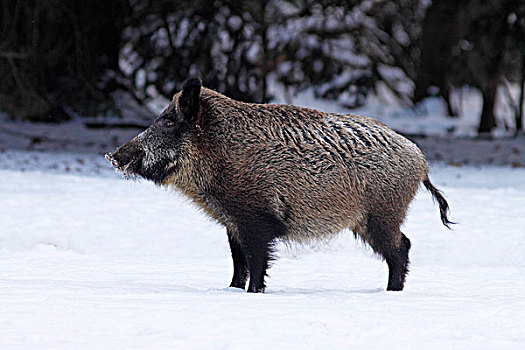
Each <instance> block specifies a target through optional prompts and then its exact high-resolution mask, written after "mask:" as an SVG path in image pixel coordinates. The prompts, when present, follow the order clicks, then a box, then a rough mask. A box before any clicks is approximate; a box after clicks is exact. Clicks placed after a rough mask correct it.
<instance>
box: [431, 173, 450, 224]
mask: <svg viewBox="0 0 525 350" xmlns="http://www.w3.org/2000/svg"><path fill="white" fill-rule="evenodd" d="M423 185H425V188H426V189H427V190H428V191H429V192H430V193H431V194H432V199H435V200H436V201H437V202H438V204H439V214H440V216H441V222H442V223H443V225H445V226H446V227H447V228H448V229H449V230H450V229H451V228H450V225H454V224H455V222H452V221H450V220H449V219H448V212H449V207H448V203H447V201H446V200H445V197H444V196H443V192H441V191H440V190H438V189H437V188H435V187H434V185H432V183H431V182H430V180H429V179H428V177H427V178H426V179H425V180H423Z"/></svg>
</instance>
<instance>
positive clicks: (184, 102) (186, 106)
mask: <svg viewBox="0 0 525 350" xmlns="http://www.w3.org/2000/svg"><path fill="white" fill-rule="evenodd" d="M201 87H202V83H201V80H200V79H199V78H191V79H188V80H186V81H185V82H184V85H183V86H182V93H181V94H180V97H179V109H180V111H181V113H182V115H183V117H184V119H185V120H186V121H187V122H190V123H192V122H193V121H195V119H196V117H197V114H199V110H200V95H201Z"/></svg>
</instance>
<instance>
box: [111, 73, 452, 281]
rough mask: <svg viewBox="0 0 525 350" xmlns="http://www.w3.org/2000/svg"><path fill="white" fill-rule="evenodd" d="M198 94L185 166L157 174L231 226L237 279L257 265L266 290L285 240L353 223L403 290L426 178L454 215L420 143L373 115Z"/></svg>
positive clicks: (179, 160) (176, 102)
mask: <svg viewBox="0 0 525 350" xmlns="http://www.w3.org/2000/svg"><path fill="white" fill-rule="evenodd" d="M192 84H194V85H196V84H197V83H196V82H193V83H192ZM199 84H200V83H199ZM188 86H189V87H188V88H187V89H188V91H189V89H190V88H191V87H192V86H193V85H191V84H189V85H188ZM198 87H199V88H200V85H199V86H198ZM184 91H186V90H184ZM183 94H184V92H183ZM187 95H190V94H189V93H186V95H184V97H181V93H178V94H177V95H175V96H174V98H173V102H172V107H170V108H171V110H172V113H179V114H181V113H182V114H183V115H191V114H192V113H189V112H184V111H183V110H191V107H192V106H191V102H186V101H189V99H188V97H186V96H187ZM197 97H199V98H198V99H197V101H198V102H196V103H197V104H198V105H197V106H193V108H194V110H195V112H193V114H194V115H193V116H192V117H190V119H191V123H190V126H189V127H188V128H189V129H188V131H187V132H186V133H183V136H181V140H182V141H181V142H180V149H179V150H177V154H178V156H177V157H176V159H173V160H172V164H171V165H167V166H166V168H167V169H168V168H169V169H172V168H176V169H177V170H176V171H171V172H170V173H169V175H168V176H166V177H164V178H162V180H161V181H158V182H159V183H161V184H162V185H164V186H169V187H172V188H174V189H177V190H180V191H182V193H184V194H185V195H186V196H187V197H189V198H191V199H192V200H193V201H194V202H195V203H196V204H197V205H198V206H199V207H201V208H202V209H203V210H204V211H205V212H206V213H208V214H209V215H210V216H211V217H213V218H214V219H215V220H217V221H218V222H220V223H221V224H223V225H224V226H225V227H226V228H227V232H228V237H229V241H230V247H231V248H232V256H233V259H234V270H235V271H234V278H233V280H232V286H235V287H244V283H245V282H246V279H247V276H248V271H249V275H250V277H251V279H250V288H249V291H263V290H264V274H265V273H266V268H267V266H268V259H270V258H271V251H272V246H273V244H274V242H275V239H277V238H279V239H281V240H285V241H286V240H289V241H297V242H305V241H308V240H312V239H320V238H324V237H328V236H331V235H334V234H337V233H338V232H340V231H341V230H343V229H345V228H349V229H351V230H353V232H354V233H355V234H356V235H359V236H360V237H361V238H362V239H363V240H364V241H366V242H368V243H369V244H370V245H371V246H372V248H373V249H374V251H376V252H377V253H379V254H380V255H381V256H383V258H384V259H385V260H386V261H387V264H388V265H389V268H390V275H389V284H388V289H389V290H401V289H402V288H403V284H404V279H405V275H406V272H407V266H408V250H409V249H410V241H409V240H408V238H406V237H405V236H404V235H403V234H402V233H401V231H400V229H399V228H400V225H401V224H402V223H403V221H404V219H405V215H406V212H407V208H408V205H409V203H410V202H411V201H412V200H413V198H414V195H415V193H416V192H417V190H418V188H419V186H420V183H421V182H424V183H425V186H426V187H427V188H428V189H429V190H430V191H431V192H432V194H433V195H434V196H435V197H436V198H437V199H438V201H439V204H440V208H441V211H442V218H443V220H444V221H443V222H444V223H445V224H446V223H448V219H447V218H446V210H447V206H446V201H445V200H444V198H443V197H442V196H441V195H440V192H439V191H438V190H437V189H435V188H434V187H433V186H432V185H431V184H430V182H429V180H428V165H427V162H426V160H425V157H424V156H423V154H422V153H421V151H420V150H419V149H418V148H417V146H416V145H415V144H413V143H412V142H411V141H409V140H407V139H406V138H404V137H402V136H401V135H399V134H397V133H395V132H394V131H392V130H391V129H389V128H388V127H387V126H385V125H384V124H382V123H380V122H378V121H376V120H374V119H370V118H366V117H361V116H356V115H342V114H328V113H323V112H320V111H317V110H313V109H308V108H301V107H295V106H288V105H262V104H248V103H242V102H239V101H235V100H232V99H230V98H228V97H226V96H223V95H221V94H219V93H217V92H215V91H212V90H209V89H206V88H202V89H200V91H199V95H197ZM181 98H184V100H183V101H182V100H181ZM187 103H190V106H189V107H187V106H186V104H187ZM181 106H182V107H184V108H182V107H181ZM169 110H170V109H168V112H169ZM181 111H183V112H181ZM168 112H165V113H168ZM166 115H167V114H166ZM161 118H163V117H162V116H161ZM179 119H180V117H179ZM183 119H184V118H183ZM133 142H135V143H138V142H139V141H137V140H135V139H134V140H132V141H131V142H130V143H133ZM142 142H144V141H142ZM125 146H126V145H124V146H122V147H125ZM122 147H121V148H122ZM127 147H129V146H127ZM141 147H143V146H141ZM119 150H120V148H119ZM119 150H117V153H118V152H119ZM117 153H116V154H115V156H116V155H117ZM146 153H147V151H146ZM110 157H113V156H110ZM115 162H116V161H115ZM117 163H118V162H117ZM120 166H121V164H117V167H120ZM139 175H140V173H139ZM145 177H147V176H145ZM252 282H253V283H252Z"/></svg>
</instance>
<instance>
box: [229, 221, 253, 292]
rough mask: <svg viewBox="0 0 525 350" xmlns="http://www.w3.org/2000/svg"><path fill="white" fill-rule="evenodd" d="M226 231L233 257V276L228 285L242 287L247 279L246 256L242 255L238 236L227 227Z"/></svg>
mask: <svg viewBox="0 0 525 350" xmlns="http://www.w3.org/2000/svg"><path fill="white" fill-rule="evenodd" d="M227 232H228V242H230V250H231V252H232V259H233V278H232V282H231V283H230V287H234V288H242V289H244V288H245V287H246V280H247V279H248V265H247V264H246V258H245V257H244V252H243V251H242V247H241V243H240V242H239V240H238V238H237V237H236V236H235V235H234V234H233V233H232V231H231V230H230V229H228V230H227Z"/></svg>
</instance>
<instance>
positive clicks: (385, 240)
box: [365, 214, 410, 291]
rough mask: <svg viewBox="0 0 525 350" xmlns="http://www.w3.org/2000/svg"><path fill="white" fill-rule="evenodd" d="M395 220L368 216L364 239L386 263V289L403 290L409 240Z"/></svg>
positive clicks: (406, 270) (386, 217)
mask: <svg viewBox="0 0 525 350" xmlns="http://www.w3.org/2000/svg"><path fill="white" fill-rule="evenodd" d="M399 226H400V223H398V221H397V220H389V218H388V216H375V215H372V214H370V215H369V216H368V222H367V231H366V238H365V239H366V241H367V242H368V243H369V244H370V245H371V246H372V249H374V251H375V252H376V253H379V254H380V255H381V256H382V257H383V258H384V259H385V260H386V263H387V265H388V286H387V290H395V291H400V290H403V287H404V284H405V276H406V274H407V272H408V251H409V250H410V240H409V239H408V238H407V237H406V236H405V235H404V234H403V233H402V232H401V231H400V230H399Z"/></svg>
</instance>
